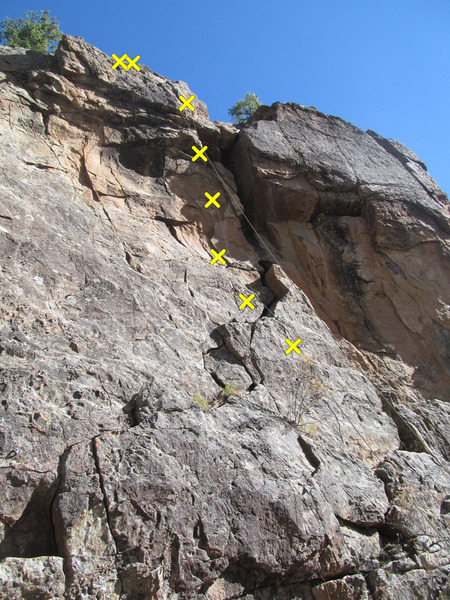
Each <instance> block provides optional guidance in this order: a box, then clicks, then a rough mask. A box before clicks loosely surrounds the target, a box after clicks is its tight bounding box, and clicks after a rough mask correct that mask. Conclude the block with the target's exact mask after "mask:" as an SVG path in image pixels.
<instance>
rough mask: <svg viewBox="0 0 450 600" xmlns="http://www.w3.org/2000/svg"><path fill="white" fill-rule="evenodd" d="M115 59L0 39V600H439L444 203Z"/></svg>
mask: <svg viewBox="0 0 450 600" xmlns="http://www.w3.org/2000/svg"><path fill="white" fill-rule="evenodd" d="M111 65H112V60H111V59H110V57H107V56H106V55H104V54H103V53H102V52H100V51H99V50H97V49H95V48H93V47H92V46H89V45H88V44H86V43H85V42H84V41H83V40H81V39H79V38H71V37H68V36H65V37H64V38H63V40H62V42H61V43H60V46H59V48H58V50H57V52H56V55H55V56H54V57H53V56H50V55H38V54H34V53H31V52H27V51H25V50H21V49H10V48H0V73H1V75H0V77H1V80H0V85H1V87H0V139H1V144H0V164H1V167H2V168H1V170H0V246H1V249H0V252H1V261H0V267H1V274H0V276H1V303H0V311H1V315H2V321H1V326H0V361H1V362H0V393H1V408H0V479H1V486H2V490H3V494H2V502H1V505H0V581H1V583H2V586H1V590H0V598H8V600H10V599H11V598H22V597H23V598H55V599H57V598H60V597H61V598H64V600H82V599H86V600H87V599H91V598H95V599H96V600H150V599H152V598H166V599H179V600H185V599H186V600H189V599H196V598H199V599H205V600H226V599H231V598H236V597H239V598H244V599H246V600H271V599H272V598H275V597H276V598H278V599H280V600H294V599H298V600H318V599H322V598H339V599H341V598H342V599H349V600H352V599H353V598H377V599H378V600H379V599H380V598H384V599H388V598H389V599H390V598H399V599H400V598H401V599H402V600H403V599H405V600H409V599H413V598H439V597H441V598H444V597H446V594H447V593H448V590H449V585H448V574H449V564H450V557H449V551H448V548H449V514H450V485H449V481H450V478H449V468H448V459H449V456H450V450H449V448H450V445H449V435H450V433H449V432H450V417H449V410H448V407H449V404H448V401H449V395H448V389H449V386H448V376H449V362H448V361H449V356H448V347H449V346H448V325H449V304H450V302H449V293H448V286H449V277H448V264H447V262H446V261H447V259H448V247H449V246H448V230H449V226H448V203H447V199H446V197H445V194H443V193H442V192H441V191H440V190H439V188H438V187H437V184H436V183H435V182H434V181H433V180H432V179H431V178H430V177H429V176H428V174H427V173H426V170H425V168H424V165H423V163H421V161H420V160H419V159H418V158H417V157H416V156H415V155H414V154H413V153H412V152H411V151H409V150H408V149H407V148H405V147H404V146H402V145H401V144H399V143H398V142H395V141H393V140H385V139H383V138H381V137H380V136H378V135H377V134H375V133H373V132H368V133H363V132H362V131H360V130H358V129H357V128H355V127H353V126H352V125H350V124H348V123H345V122H344V121H342V120H341V119H338V118H336V117H328V116H325V115H322V114H321V113H318V112H317V111H316V110H314V109H306V108H304V107H300V106H298V105H281V104H276V105H274V106H272V107H270V108H269V107H261V108H260V109H259V111H258V113H257V115H256V116H255V117H254V118H253V119H252V121H251V122H250V123H249V124H248V125H247V126H246V127H244V128H241V129H236V128H234V127H232V126H230V125H229V124H224V123H211V122H210V120H209V118H208V113H207V110H206V107H205V105H204V104H202V103H201V102H199V101H198V100H196V104H195V105H196V111H195V113H190V114H189V115H187V114H186V115H185V114H184V113H183V114H182V113H180V112H179V110H178V106H179V100H178V95H179V94H183V95H184V96H185V97H188V96H189V95H190V94H191V92H190V90H189V88H188V86H187V84H185V83H183V82H171V81H169V80H167V79H166V78H164V77H161V76H160V75H157V74H155V73H153V72H151V71H150V70H149V69H148V68H147V67H145V66H144V65H141V71H140V72H139V73H138V72H136V71H134V72H133V70H130V71H129V72H125V71H123V70H121V69H116V70H112V69H111ZM193 145H196V146H197V147H198V148H200V147H202V146H203V145H207V146H208V150H207V153H206V154H207V156H208V158H209V160H208V162H207V163H204V162H203V161H201V160H197V161H196V162H193V161H192V160H191V158H192V155H193V152H192V149H191V147H192V146H193ZM206 191H208V192H209V193H211V194H215V193H216V192H220V193H221V196H220V200H219V201H220V204H221V208H220V209H216V208H214V207H210V208H209V209H205V208H204V204H205V201H206V199H205V192H206ZM219 217H220V218H219ZM249 223H250V224H251V226H252V227H253V228H255V229H256V230H257V231H258V232H259V234H260V236H262V237H258V236H257V235H256V234H255V231H254V229H252V227H251V226H250V224H249ZM211 248H214V249H215V250H216V251H220V250H222V249H223V248H225V249H226V250H227V252H226V255H225V258H226V260H227V265H226V266H223V265H220V264H219V263H216V264H215V265H211V264H210V261H211V258H212V257H211V254H210V249H211ZM251 293H253V294H255V297H254V299H253V300H252V302H253V303H254V305H255V309H254V310H251V309H249V308H246V309H245V310H243V311H240V310H239V305H240V304H241V302H242V300H241V299H240V298H239V294H244V295H245V296H249V295H250V294H251ZM287 338H288V339H290V340H291V341H292V342H294V341H296V340H297V339H298V338H300V339H301V343H300V344H299V348H300V349H301V352H302V354H301V355H298V354H297V353H296V352H295V351H291V352H290V354H288V355H286V354H285V350H286V348H287V344H286V342H285V340H286V339H287ZM223 388H224V389H223ZM14 594H16V595H15V596H14Z"/></svg>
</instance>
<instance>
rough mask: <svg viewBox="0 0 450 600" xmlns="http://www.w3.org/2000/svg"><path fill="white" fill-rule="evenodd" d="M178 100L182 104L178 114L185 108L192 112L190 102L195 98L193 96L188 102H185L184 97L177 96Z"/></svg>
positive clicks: (192, 108)
mask: <svg viewBox="0 0 450 600" xmlns="http://www.w3.org/2000/svg"><path fill="white" fill-rule="evenodd" d="M178 98H179V99H180V100H181V101H182V102H183V104H182V105H181V106H180V108H179V109H178V110H179V111H180V112H182V111H183V110H184V109H185V108H186V107H188V108H190V109H191V110H192V112H194V110H195V108H194V107H193V106H191V102H192V100H193V99H194V98H195V96H194V95H192V96H191V97H190V98H189V100H186V98H185V97H184V96H181V95H180V96H178Z"/></svg>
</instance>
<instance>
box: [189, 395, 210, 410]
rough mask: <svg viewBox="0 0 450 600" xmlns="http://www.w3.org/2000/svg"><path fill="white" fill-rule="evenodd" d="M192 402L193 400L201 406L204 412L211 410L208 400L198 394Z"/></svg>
mask: <svg viewBox="0 0 450 600" xmlns="http://www.w3.org/2000/svg"><path fill="white" fill-rule="evenodd" d="M192 400H193V402H195V403H196V404H198V405H199V406H201V407H202V408H203V410H209V409H210V408H211V403H210V401H209V400H208V399H207V398H205V397H204V396H201V395H200V394H196V395H195V396H194V397H193V398H192Z"/></svg>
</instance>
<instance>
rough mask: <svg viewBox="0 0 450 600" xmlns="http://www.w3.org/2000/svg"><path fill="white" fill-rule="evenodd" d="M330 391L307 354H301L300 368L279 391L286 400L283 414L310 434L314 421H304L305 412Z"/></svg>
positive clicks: (315, 428)
mask: <svg viewBox="0 0 450 600" xmlns="http://www.w3.org/2000/svg"><path fill="white" fill-rule="evenodd" d="M329 392H330V388H329V387H328V386H327V385H326V383H324V382H323V381H322V379H321V377H320V375H319V374H318V373H317V370H316V368H315V367H314V366H313V364H312V361H311V359H310V358H309V357H308V355H306V354H303V356H302V359H301V362H300V370H299V371H296V372H295V374H294V375H293V376H292V378H290V380H289V383H288V385H287V386H286V387H284V388H282V390H281V393H282V395H283V396H284V398H285V400H286V407H285V410H284V414H283V416H284V417H285V419H286V420H287V421H288V422H289V423H291V424H292V425H296V426H297V427H298V428H299V429H300V431H301V432H302V433H306V434H307V435H311V434H312V433H314V431H316V430H317V428H318V425H316V424H315V423H306V422H305V421H304V418H305V414H306V413H307V412H308V411H309V410H310V409H311V408H312V407H313V406H315V405H317V404H318V402H319V401H320V400H321V399H322V398H324V397H325V396H326V395H327V394H328V393H329Z"/></svg>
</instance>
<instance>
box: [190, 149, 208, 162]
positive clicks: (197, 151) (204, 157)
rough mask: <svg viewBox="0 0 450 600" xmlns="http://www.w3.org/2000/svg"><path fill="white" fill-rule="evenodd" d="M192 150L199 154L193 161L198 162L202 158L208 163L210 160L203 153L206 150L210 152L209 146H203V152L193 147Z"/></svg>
mask: <svg viewBox="0 0 450 600" xmlns="http://www.w3.org/2000/svg"><path fill="white" fill-rule="evenodd" d="M192 150H194V151H195V152H196V153H197V154H196V155H195V156H194V158H193V159H192V160H193V161H196V160H197V158H198V157H199V156H200V157H201V158H203V160H204V161H205V162H206V161H207V160H208V159H207V158H206V156H203V152H204V151H205V150H208V146H203V148H202V149H201V150H199V149H198V148H196V147H195V146H192Z"/></svg>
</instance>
